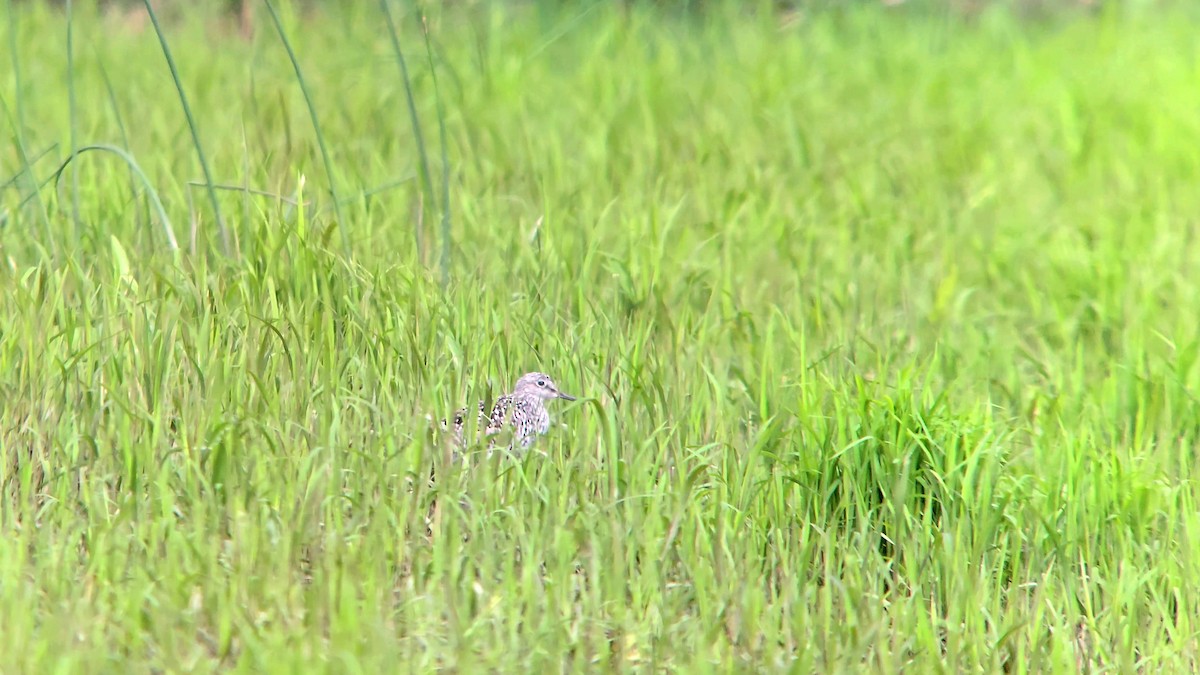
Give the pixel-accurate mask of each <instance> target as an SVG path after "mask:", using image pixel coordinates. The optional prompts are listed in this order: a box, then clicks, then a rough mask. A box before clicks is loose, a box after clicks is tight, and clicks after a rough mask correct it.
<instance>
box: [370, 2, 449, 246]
mask: <svg viewBox="0 0 1200 675" xmlns="http://www.w3.org/2000/svg"><path fill="white" fill-rule="evenodd" d="M379 7H380V9H382V10H383V16H384V18H385V19H386V20H387V29H388V37H389V38H390V39H391V43H392V53H393V54H395V56H396V63H397V64H399V66H400V78H401V80H402V81H403V82H404V95H405V97H406V98H407V100H408V115H409V120H410V122H411V124H412V130H413V136H414V137H415V138H416V141H417V154H418V155H419V156H420V160H421V163H420V173H421V186H422V187H423V188H424V192H425V203H426V204H429V205H430V206H431V207H432V206H433V204H434V203H435V200H434V196H433V176H432V174H431V172H430V170H429V155H428V153H426V151H425V135H424V134H423V133H421V119H420V116H419V115H417V102H416V98H415V97H414V96H413V89H412V80H411V79H410V78H409V76H408V63H407V62H406V61H405V60H404V51H403V50H402V49H400V35H399V32H398V31H397V30H396V21H395V19H394V18H393V17H392V8H391V5H390V3H389V2H388V0H379ZM415 236H416V244H417V260H418V261H419V262H420V263H421V264H424V263H425V260H424V257H425V242H423V241H422V240H421V239H422V237H421V228H420V225H418V226H417V227H416V229H415Z"/></svg>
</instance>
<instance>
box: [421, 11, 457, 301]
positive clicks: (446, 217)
mask: <svg viewBox="0 0 1200 675" xmlns="http://www.w3.org/2000/svg"><path fill="white" fill-rule="evenodd" d="M421 34H422V35H423V36H425V55H426V57H427V58H428V59H429V73H430V75H431V76H432V77H433V99H434V102H435V103H436V105H437V118H438V141H439V143H440V144H441V151H442V265H441V266H442V287H443V288H444V287H446V286H448V285H449V284H450V154H449V152H447V150H446V111H445V110H443V109H442V94H441V90H440V89H439V87H438V77H437V66H436V65H435V64H434V62H433V45H432V44H430V40H429V22H428V21H426V20H425V17H421Z"/></svg>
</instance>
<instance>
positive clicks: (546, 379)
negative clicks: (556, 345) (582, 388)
mask: <svg viewBox="0 0 1200 675" xmlns="http://www.w3.org/2000/svg"><path fill="white" fill-rule="evenodd" d="M559 398H560V399H563V400H564V401H574V400H575V397H574V396H570V395H568V394H564V393H563V392H561V391H559V390H558V385H556V384H555V383H554V380H552V379H550V376H549V375H547V374H545V373H525V374H524V375H522V376H521V377H520V378H519V379H518V380H517V384H516V385H515V386H514V387H513V390H512V392H511V393H508V394H504V395H503V396H501V397H500V398H498V399H496V403H495V405H493V406H492V412H491V414H490V415H489V414H488V413H487V407H486V406H485V405H484V402H483V401H480V402H479V427H480V428H481V429H482V430H483V435H484V436H485V437H488V436H495V435H497V434H499V433H501V432H506V431H511V432H512V441H511V442H510V443H509V446H508V447H509V449H510V450H511V449H514V448H517V447H518V446H519V447H520V449H521V450H525V449H527V448H528V447H529V446H530V445H533V442H534V441H535V440H536V439H537V437H538V436H539V435H541V434H544V433H546V432H547V431H549V430H550V413H549V411H547V410H546V401H551V400H554V399H559ZM466 418H467V409H466V408H463V409H461V410H459V411H457V412H456V413H455V414H454V432H453V433H454V445H455V447H456V448H457V449H458V450H460V451H461V450H462V449H464V448H466V447H467V442H466V438H465V430H466V424H465V423H466ZM447 427H448V424H447V423H446V421H445V420H442V428H443V429H446V428H447ZM489 454H490V451H489ZM455 458H456V459H457V453H456V454H455Z"/></svg>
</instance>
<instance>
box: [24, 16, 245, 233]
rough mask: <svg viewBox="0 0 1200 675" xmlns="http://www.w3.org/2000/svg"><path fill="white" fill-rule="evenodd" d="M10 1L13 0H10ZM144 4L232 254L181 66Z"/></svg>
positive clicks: (209, 197) (217, 217)
mask: <svg viewBox="0 0 1200 675" xmlns="http://www.w3.org/2000/svg"><path fill="white" fill-rule="evenodd" d="M9 1H10V2H11V1H12V0H9ZM142 5H144V6H145V8H146V14H147V15H148V16H149V17H150V23H151V24H152V25H153V26H154V34H155V35H157V36H158V43H159V45H160V46H161V47H162V53H163V58H165V59H166V60H167V68H169V69H170V71H171V81H172V82H174V83H175V93H176V95H178V96H179V104H180V105H181V106H183V115H184V117H186V118H187V123H188V130H189V131H190V132H191V134H192V145H193V146H195V148H196V157H197V159H199V160H200V170H201V171H203V172H204V182H205V184H206V186H207V188H208V190H207V191H208V201H209V204H211V205H212V210H213V217H214V218H216V221H217V229H218V230H219V231H220V233H221V246H222V248H223V249H224V252H225V255H231V254H232V252H233V247H232V244H231V242H230V239H229V230H228V229H227V228H226V225H225V219H224V218H222V217H221V205H220V203H219V202H218V201H217V191H216V190H215V189H214V188H213V187H212V186H213V183H214V181H213V176H212V171H211V170H210V169H209V167H208V158H207V157H206V156H205V154H204V145H203V144H202V143H201V142H200V127H199V126H198V125H197V124H196V118H195V117H194V116H193V115H192V107H191V106H190V105H189V104H188V97H187V92H186V91H184V88H183V81H182V80H181V79H180V77H179V68H177V67H176V66H175V59H174V57H172V56H171V47H170V45H168V44H167V36H166V33H164V32H163V29H162V26H161V25H159V22H158V15H157V14H155V13H154V7H153V6H152V5H151V4H150V0H142Z"/></svg>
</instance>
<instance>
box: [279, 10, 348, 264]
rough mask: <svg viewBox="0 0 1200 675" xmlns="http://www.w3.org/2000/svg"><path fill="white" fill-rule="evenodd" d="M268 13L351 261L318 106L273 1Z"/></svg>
mask: <svg viewBox="0 0 1200 675" xmlns="http://www.w3.org/2000/svg"><path fill="white" fill-rule="evenodd" d="M265 4H266V6H267V11H268V12H269V13H270V14H271V22H272V23H274V24H275V32H276V33H278V34H279V40H280V42H282V43H283V48H284V49H285V50H286V51H287V55H288V59H289V60H290V61H291V62H292V70H293V71H294V72H295V74H296V82H297V84H299V85H300V91H301V93H303V94H304V104H305V105H306V106H308V116H309V118H311V119H312V125H313V133H315V134H316V135H317V147H318V148H320V150H321V161H322V162H323V163H324V165H325V176H326V178H328V180H329V193H330V195H331V197H332V199H333V211H334V215H335V216H336V217H337V221H338V233H339V234H340V235H341V237H342V253H343V255H345V256H346V259H347V260H349V259H350V258H351V257H352V251H351V250H350V236H349V235H348V234H347V233H346V228H347V227H349V225H350V224H349V223H348V222H346V219H345V218H343V217H342V206H341V199H340V198H339V197H338V190H337V176H336V175H334V172H333V160H331V159H330V157H329V148H327V147H326V146H325V134H324V133H322V130H321V121H320V119H319V118H318V116H317V104H316V102H314V100H313V97H312V94H311V93H310V92H309V90H308V85H307V84H306V83H305V81H304V73H303V71H301V69H300V61H299V60H298V59H297V58H296V52H295V51H294V50H293V49H292V43H291V42H290V41H289V40H288V37H287V32H286V31H284V30H283V22H282V21H280V20H279V14H278V13H277V12H276V11H275V5H274V3H272V2H271V0H266V2H265Z"/></svg>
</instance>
